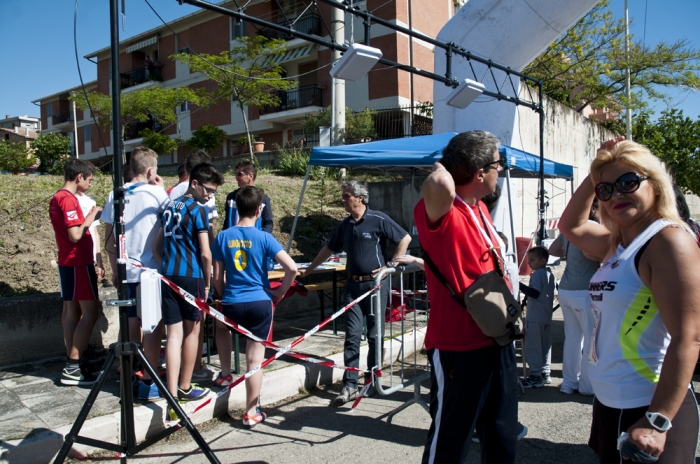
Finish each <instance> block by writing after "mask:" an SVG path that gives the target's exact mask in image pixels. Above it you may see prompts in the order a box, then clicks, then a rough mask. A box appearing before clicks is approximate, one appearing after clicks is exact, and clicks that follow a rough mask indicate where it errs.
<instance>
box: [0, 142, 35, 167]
mask: <svg viewBox="0 0 700 464" xmlns="http://www.w3.org/2000/svg"><path fill="white" fill-rule="evenodd" d="M35 162H36V159H35V158H34V157H33V156H31V154H30V152H29V149H28V148H27V146H26V145H25V144H24V143H23V142H10V141H9V140H2V141H0V170H2V171H7V172H22V171H26V170H27V169H29V168H30V167H31V166H33V165H34V163H35Z"/></svg>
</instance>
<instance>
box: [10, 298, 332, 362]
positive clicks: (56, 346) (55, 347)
mask: <svg viewBox="0 0 700 464" xmlns="http://www.w3.org/2000/svg"><path fill="white" fill-rule="evenodd" d="M116 297H117V292H116V289H114V288H102V289H100V300H102V302H103V304H102V308H103V309H102V311H100V317H99V319H98V321H97V324H96V326H95V329H94V330H93V335H92V338H91V339H90V343H94V344H95V345H96V346H104V347H107V346H109V345H110V344H111V343H114V342H116V341H117V340H118V338H119V309H118V308H116V307H114V306H107V305H105V304H104V301H105V300H108V299H114V298H116ZM319 307H320V306H319V300H318V295H317V294H316V292H312V293H309V295H308V296H307V297H301V296H298V295H295V296H293V297H291V298H288V299H286V300H284V301H283V302H282V303H281V304H280V306H279V310H282V311H285V313H287V314H289V313H295V312H303V311H313V310H317V309H318V308H319ZM62 308H63V301H62V300H61V297H60V295H59V294H58V293H51V294H46V295H35V296H31V297H16V298H2V299H0V366H7V365H11V364H17V363H22V362H27V361H33V360H37V359H47V358H52V357H59V356H65V354H66V349H65V345H64V343H63V332H62V330H61V313H62ZM326 309H327V311H326V314H327V315H328V314H330V311H331V309H330V308H326Z"/></svg>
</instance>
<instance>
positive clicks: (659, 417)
mask: <svg viewBox="0 0 700 464" xmlns="http://www.w3.org/2000/svg"><path fill="white" fill-rule="evenodd" d="M645 415H646V417H647V420H648V421H649V423H650V424H651V426H652V427H654V428H655V429H656V430H658V431H659V432H665V431H667V430H668V429H670V428H671V427H672V425H671V420H670V419H669V418H668V417H666V416H664V415H663V414H661V413H660V412H649V411H647V412H646V414H645Z"/></svg>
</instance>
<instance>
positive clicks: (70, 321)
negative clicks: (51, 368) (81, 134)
mask: <svg viewBox="0 0 700 464" xmlns="http://www.w3.org/2000/svg"><path fill="white" fill-rule="evenodd" d="M95 172H96V168H95V166H94V165H93V164H92V163H89V162H87V161H83V160H77V159H72V160H70V161H68V163H66V166H65V168H64V170H63V176H64V179H65V184H63V187H62V188H61V189H60V190H59V191H58V192H56V194H55V195H54V196H53V197H52V198H51V202H50V203H49V217H50V218H51V224H52V225H53V230H54V233H55V234H56V244H57V245H58V278H59V284H60V286H61V297H62V298H63V301H64V302H65V304H64V312H63V317H62V318H61V323H62V325H63V338H64V340H65V343H66V355H67V356H68V361H67V363H66V367H65V368H64V369H63V372H62V373H61V383H62V384H63V385H92V384H93V383H95V378H94V376H92V374H91V372H89V369H88V366H87V365H86V363H85V362H83V361H82V360H81V356H82V354H83V351H84V350H85V347H86V346H87V343H88V341H89V339H90V335H91V334H92V329H93V328H94V327H95V322H97V317H98V315H99V295H98V293H97V279H98V278H100V279H101V278H102V277H104V269H102V268H101V267H99V268H96V267H95V258H94V255H93V244H92V236H91V235H90V231H89V230H88V229H89V228H90V225H92V223H93V222H94V221H95V220H97V219H99V216H100V214H101V213H102V208H100V207H99V206H94V207H93V208H92V209H91V210H90V212H89V213H88V214H87V216H83V212H82V210H81V208H80V203H79V202H78V197H77V196H76V193H77V192H82V193H85V192H87V190H88V189H89V188H90V185H91V184H92V177H93V175H94V174H95Z"/></svg>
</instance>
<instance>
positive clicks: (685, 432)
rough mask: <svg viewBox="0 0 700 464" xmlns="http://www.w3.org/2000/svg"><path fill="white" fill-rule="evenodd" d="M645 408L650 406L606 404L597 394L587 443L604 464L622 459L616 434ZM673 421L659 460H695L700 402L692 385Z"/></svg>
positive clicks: (676, 462)
mask: <svg viewBox="0 0 700 464" xmlns="http://www.w3.org/2000/svg"><path fill="white" fill-rule="evenodd" d="M646 412H647V406H643V407H641V408H633V409H616V408H609V407H607V406H605V405H604V404H603V403H601V402H600V401H598V399H597V398H596V399H595V400H594V401H593V422H592V423H591V436H590V438H589V439H588V446H590V447H591V448H593V451H595V453H596V454H597V455H598V459H599V460H600V463H601V464H609V463H610V464H612V463H614V464H619V463H620V462H623V461H622V458H621V456H620V452H619V451H618V450H617V437H619V436H620V433H621V432H625V431H627V429H628V428H629V427H631V426H632V425H633V424H634V423H635V422H637V421H638V420H639V419H641V418H642V417H644V414H645V413H646ZM672 425H673V427H671V429H670V430H669V431H668V432H666V433H667V437H666V445H665V446H664V452H663V453H661V456H659V460H658V464H668V463H674V464H682V463H694V462H695V448H696V446H697V441H698V406H697V403H696V402H695V394H694V393H693V391H692V390H691V389H688V393H687V394H686V395H685V398H684V399H683V403H682V404H681V407H680V409H678V413H676V416H675V417H674V418H673V421H672ZM626 462H631V461H626Z"/></svg>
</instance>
